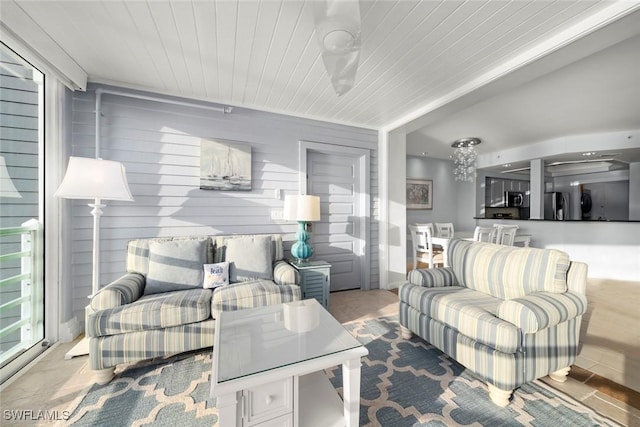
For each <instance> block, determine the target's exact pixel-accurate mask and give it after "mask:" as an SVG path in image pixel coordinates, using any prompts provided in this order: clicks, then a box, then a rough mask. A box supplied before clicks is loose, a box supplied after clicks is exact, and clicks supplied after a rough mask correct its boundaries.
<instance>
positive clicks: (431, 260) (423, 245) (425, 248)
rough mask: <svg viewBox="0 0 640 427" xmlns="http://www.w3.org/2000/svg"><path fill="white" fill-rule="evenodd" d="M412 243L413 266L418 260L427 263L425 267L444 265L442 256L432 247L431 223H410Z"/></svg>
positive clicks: (416, 266) (416, 264)
mask: <svg viewBox="0 0 640 427" xmlns="http://www.w3.org/2000/svg"><path fill="white" fill-rule="evenodd" d="M409 231H410V232H411V242H412V245H413V268H414V270H415V269H416V268H418V262H420V263H424V264H427V268H433V267H435V266H444V256H443V254H442V253H441V252H437V251H436V250H434V247H433V242H432V240H431V239H432V238H433V226H432V225H431V224H412V225H410V226H409Z"/></svg>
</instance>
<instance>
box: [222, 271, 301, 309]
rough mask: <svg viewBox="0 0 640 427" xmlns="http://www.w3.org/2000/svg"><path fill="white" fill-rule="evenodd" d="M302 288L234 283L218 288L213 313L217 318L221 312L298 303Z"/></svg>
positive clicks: (255, 282) (268, 282) (259, 283)
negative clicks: (292, 302)
mask: <svg viewBox="0 0 640 427" xmlns="http://www.w3.org/2000/svg"><path fill="white" fill-rule="evenodd" d="M300 295H301V294H300V286H298V285H276V284H275V283H273V282H272V281H270V280H260V279H259V280H253V281H250V282H240V283H232V284H231V285H229V286H222V287H220V288H216V289H215V290H214V292H213V299H212V300H211V312H212V315H213V317H214V318H215V317H216V315H217V313H220V312H221V311H233V310H242V309H245V308H254V307H263V306H266V305H273V304H280V303H283V302H291V301H298V300H299V299H300Z"/></svg>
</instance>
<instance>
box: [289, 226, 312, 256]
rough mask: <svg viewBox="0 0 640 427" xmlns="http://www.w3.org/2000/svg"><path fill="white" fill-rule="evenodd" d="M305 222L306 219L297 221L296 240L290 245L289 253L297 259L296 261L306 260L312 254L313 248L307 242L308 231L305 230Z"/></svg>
mask: <svg viewBox="0 0 640 427" xmlns="http://www.w3.org/2000/svg"><path fill="white" fill-rule="evenodd" d="M306 224H307V222H306V221H298V231H297V232H296V238H297V239H298V241H297V242H295V243H294V244H293V245H292V246H291V255H293V256H294V257H295V258H296V259H297V260H298V263H302V262H305V261H308V260H309V258H311V256H313V248H312V247H311V245H310V244H309V243H307V241H308V240H309V233H308V232H307V230H305V228H306Z"/></svg>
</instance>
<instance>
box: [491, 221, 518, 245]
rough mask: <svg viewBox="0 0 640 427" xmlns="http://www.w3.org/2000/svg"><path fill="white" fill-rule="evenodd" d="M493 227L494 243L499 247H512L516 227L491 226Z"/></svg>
mask: <svg viewBox="0 0 640 427" xmlns="http://www.w3.org/2000/svg"><path fill="white" fill-rule="evenodd" d="M493 226H494V227H495V229H496V243H497V244H499V245H506V246H513V243H514V242H515V239H516V231H517V230H518V225H516V224H514V225H504V224H493Z"/></svg>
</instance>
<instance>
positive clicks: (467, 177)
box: [451, 138, 482, 182]
mask: <svg viewBox="0 0 640 427" xmlns="http://www.w3.org/2000/svg"><path fill="white" fill-rule="evenodd" d="M481 142H482V141H481V140H480V138H461V139H459V140H457V141H455V142H454V143H453V144H451V146H452V147H453V148H455V150H454V152H453V155H452V156H451V158H452V159H453V163H454V164H455V169H454V170H453V174H454V175H455V179H456V181H468V182H473V179H474V177H475V175H476V158H477V157H478V153H476V150H475V149H474V148H473V147H475V146H476V145H478V144H480V143H481Z"/></svg>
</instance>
